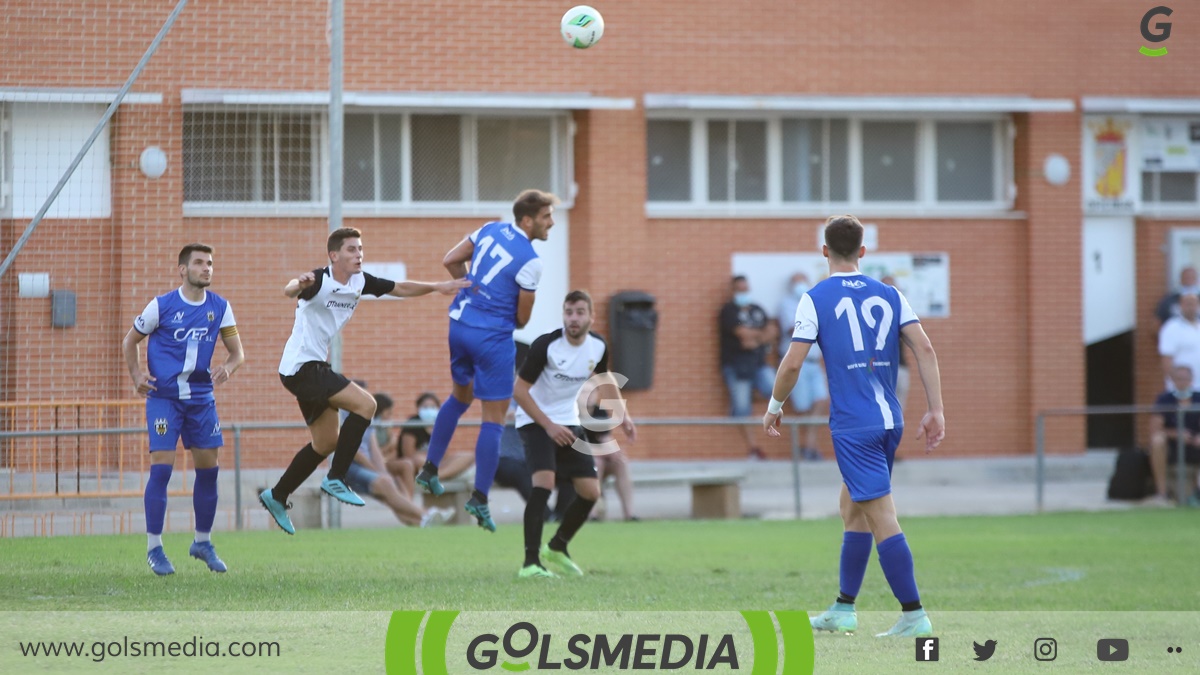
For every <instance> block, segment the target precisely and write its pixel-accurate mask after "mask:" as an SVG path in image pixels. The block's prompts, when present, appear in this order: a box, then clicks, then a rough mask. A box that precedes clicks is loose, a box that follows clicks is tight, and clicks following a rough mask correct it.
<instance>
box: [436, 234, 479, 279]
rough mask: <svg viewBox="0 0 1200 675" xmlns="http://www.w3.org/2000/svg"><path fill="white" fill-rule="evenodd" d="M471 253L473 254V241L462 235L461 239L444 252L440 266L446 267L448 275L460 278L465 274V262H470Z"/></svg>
mask: <svg viewBox="0 0 1200 675" xmlns="http://www.w3.org/2000/svg"><path fill="white" fill-rule="evenodd" d="M473 255H475V242H473V241H471V238H470V237H463V240H462V241H460V242H458V244H457V245H456V246H455V247H454V248H452V249H450V250H449V251H447V252H446V256H445V257H444V258H442V266H443V267H445V268H446V271H448V272H449V273H450V276H452V277H454V278H455V279H461V278H463V277H465V276H467V263H468V262H470V260H471V256H473Z"/></svg>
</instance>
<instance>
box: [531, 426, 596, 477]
mask: <svg viewBox="0 0 1200 675" xmlns="http://www.w3.org/2000/svg"><path fill="white" fill-rule="evenodd" d="M568 428H569V429H571V430H572V431H574V432H575V436H576V437H579V436H580V432H582V431H583V429H582V428H580V427H568ZM517 431H519V432H521V440H522V441H524V442H525V463H526V464H527V465H529V473H530V474H533V473H535V472H538V471H553V472H555V474H557V475H559V476H563V477H566V478H595V477H596V461H595V460H594V459H593V458H592V456H591V455H589V454H587V453H584V452H579V451H578V450H576V449H575V448H573V447H571V446H569V445H568V446H565V447H564V446H561V445H559V444H557V443H555V442H554V439H552V438H550V434H547V433H546V430H545V429H543V428H542V426H541V425H540V424H536V423H535V424H526V425H525V426H523V427H521V428H520V429H518V430H517Z"/></svg>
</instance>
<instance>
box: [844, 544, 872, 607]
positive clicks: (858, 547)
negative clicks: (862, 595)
mask: <svg viewBox="0 0 1200 675" xmlns="http://www.w3.org/2000/svg"><path fill="white" fill-rule="evenodd" d="M874 543H875V542H874V537H872V536H871V533H870V532H844V533H843V534H842V563H841V566H840V568H839V569H840V571H841V588H840V590H841V593H842V595H841V597H839V598H838V600H839V601H841V600H842V599H843V598H844V599H846V600H850V601H851V602H853V600H854V598H855V597H857V596H858V591H859V590H860V589H861V588H862V582H863V577H864V576H866V574H867V563H869V562H870V561H871V545H872V544H874Z"/></svg>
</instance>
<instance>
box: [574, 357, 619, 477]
mask: <svg viewBox="0 0 1200 675" xmlns="http://www.w3.org/2000/svg"><path fill="white" fill-rule="evenodd" d="M628 381H629V378H628V377H625V376H624V375H622V374H621V373H596V374H595V375H592V376H591V377H589V378H588V381H587V382H584V383H583V387H582V388H580V390H579V395H578V396H577V397H576V398H575V402H576V405H578V406H579V421H580V425H581V426H582V427H583V428H584V429H587V430H588V431H612V430H613V429H616V428H617V427H619V426H621V423H623V422H624V421H625V401H624V400H622V399H615V398H602V399H600V402H599V406H600V409H601V410H607V411H608V413H609V415H610V417H608V418H607V419H596V418H595V417H592V415H591V412H589V411H588V409H587V402H588V400H589V399H590V398H591V396H592V392H593V391H595V389H596V387H598V386H600V385H602V384H614V383H615V384H616V385H617V388H618V389H620V388H621V387H624V386H625V383H626V382H628ZM571 447H572V448H575V449H576V450H578V451H579V452H582V453H583V454H585V455H592V456H593V457H595V456H596V455H611V454H612V453H614V452H617V451H619V450H620V449H621V446H619V445H617V442H616V441H605V442H604V443H591V442H589V441H586V440H584V439H582V438H576V439H575V442H574V443H572V444H571Z"/></svg>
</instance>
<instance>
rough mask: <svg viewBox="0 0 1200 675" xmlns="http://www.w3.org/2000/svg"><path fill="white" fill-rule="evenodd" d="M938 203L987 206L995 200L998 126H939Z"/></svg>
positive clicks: (981, 124) (982, 123) (987, 123)
mask: <svg viewBox="0 0 1200 675" xmlns="http://www.w3.org/2000/svg"><path fill="white" fill-rule="evenodd" d="M935 129H936V133H937V138H936V143H937V199H938V201H939V202H986V201H990V200H992V199H995V197H996V195H995V186H996V175H995V174H996V138H995V137H996V125H995V124H993V123H991V122H938V123H936V125H935Z"/></svg>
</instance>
